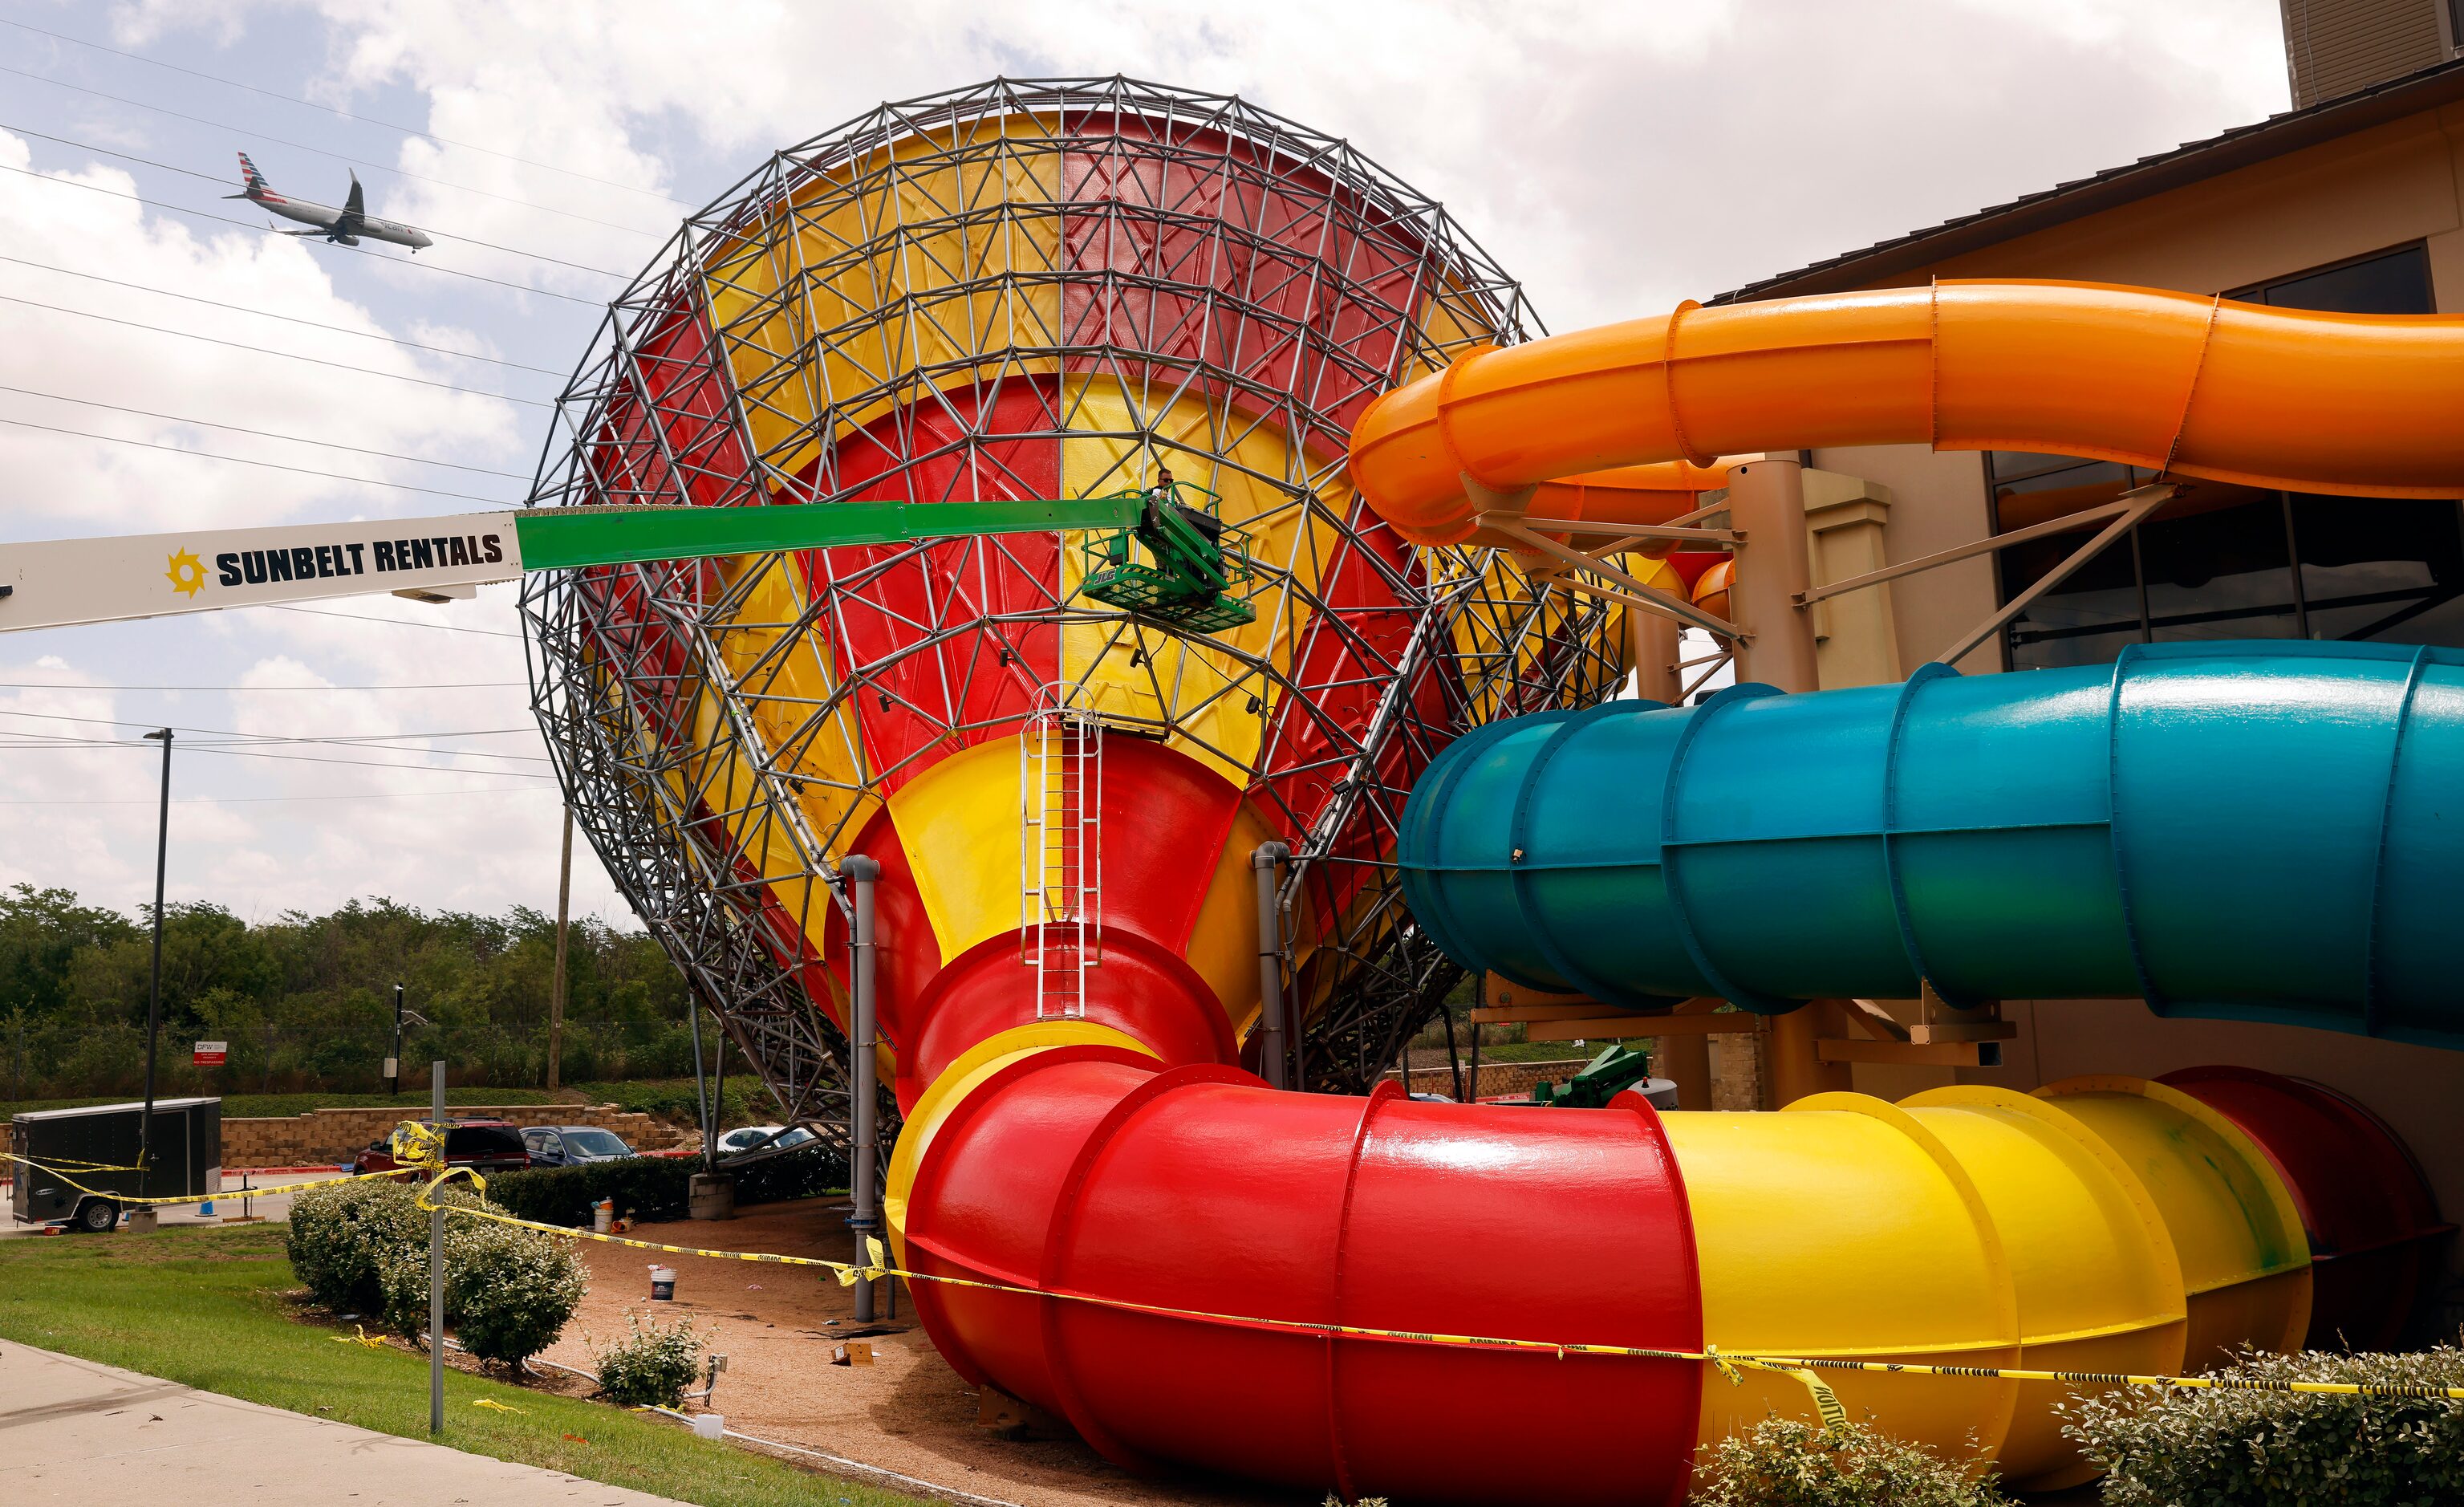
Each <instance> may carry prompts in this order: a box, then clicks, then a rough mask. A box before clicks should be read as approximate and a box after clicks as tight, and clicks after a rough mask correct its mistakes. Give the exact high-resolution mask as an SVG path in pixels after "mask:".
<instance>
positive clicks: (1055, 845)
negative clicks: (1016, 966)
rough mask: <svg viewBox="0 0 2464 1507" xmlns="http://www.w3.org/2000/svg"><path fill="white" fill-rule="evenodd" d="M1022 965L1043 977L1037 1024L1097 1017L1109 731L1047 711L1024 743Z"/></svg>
mask: <svg viewBox="0 0 2464 1507" xmlns="http://www.w3.org/2000/svg"><path fill="white" fill-rule="evenodd" d="M1018 747H1019V789H1020V792H1021V794H1022V796H1023V801H1022V808H1023V809H1022V812H1021V817H1022V821H1021V831H1020V836H1021V841H1020V844H1019V869H1020V874H1019V890H1020V899H1021V904H1020V907H1019V931H1018V941H1019V961H1020V962H1021V963H1022V964H1025V965H1026V966H1027V967H1029V968H1032V969H1033V970H1034V972H1035V1018H1036V1019H1038V1020H1079V1019H1083V1018H1084V1017H1085V1016H1086V1013H1087V970H1088V969H1089V968H1092V967H1095V966H1097V965H1098V964H1101V963H1102V962H1103V961H1104V958H1103V946H1104V942H1103V921H1104V911H1103V903H1104V902H1103V881H1104V840H1103V826H1102V823H1101V822H1100V821H1099V820H1098V816H1099V808H1100V807H1101V806H1102V804H1103V791H1104V725H1103V723H1102V722H1100V721H1098V720H1096V718H1095V716H1094V714H1093V713H1091V712H1088V711H1085V710H1083V709H1079V708H1074V707H1057V708H1056V707H1047V708H1045V709H1044V710H1041V711H1038V712H1037V713H1036V714H1035V715H1034V716H1032V717H1030V718H1028V719H1027V722H1026V726H1025V729H1024V730H1023V732H1022V733H1021V735H1020V737H1019V745H1018Z"/></svg>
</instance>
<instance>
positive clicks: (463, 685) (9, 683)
mask: <svg viewBox="0 0 2464 1507" xmlns="http://www.w3.org/2000/svg"><path fill="white" fill-rule="evenodd" d="M412 626H413V627H417V626H419V625H417V624H413V625H412ZM529 684H530V682H529V681H528V680H447V681H441V682H434V683H429V684H423V685H61V684H59V683H58V682H56V681H52V680H0V691H498V690H506V689H510V688H512V687H515V686H527V685H529ZM146 725H148V726H150V727H160V726H162V725H163V724H162V723H160V722H149V723H147V724H146Z"/></svg>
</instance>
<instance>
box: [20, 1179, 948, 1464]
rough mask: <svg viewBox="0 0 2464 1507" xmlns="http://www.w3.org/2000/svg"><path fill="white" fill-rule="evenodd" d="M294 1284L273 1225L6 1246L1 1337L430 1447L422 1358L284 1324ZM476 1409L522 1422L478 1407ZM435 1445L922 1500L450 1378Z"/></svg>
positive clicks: (635, 1421)
mask: <svg viewBox="0 0 2464 1507" xmlns="http://www.w3.org/2000/svg"><path fill="white" fill-rule="evenodd" d="M296 1286H297V1283H296V1282H295V1280H294V1279H293V1277H292V1274H291V1267H290V1263H289V1262H288V1261H286V1260H285V1259H284V1258H283V1254H282V1230H281V1227H279V1226H274V1225H243V1226H235V1227H231V1228H227V1229H219V1230H211V1229H207V1230H199V1229H184V1230H181V1229H166V1230H161V1231H159V1232H157V1233H154V1234H151V1235H127V1234H122V1235H108V1236H63V1237H55V1238H48V1239H25V1240H8V1241H0V1339H7V1340H14V1341H18V1342H19V1343H22V1344H29V1345H33V1346H36V1347H38V1348H41V1349H45V1350H55V1351H58V1352H60V1353H62V1354H65V1355H74V1356H80V1357H83V1358H84V1359H86V1360H89V1361H99V1362H102V1363H105V1364H109V1365H117V1366H123V1367H125V1368H127V1369H129V1370H132V1371H142V1372H144V1373H145V1374H146V1375H148V1376H159V1377H163V1378H165V1379H166V1380H169V1381H174V1382H181V1383H185V1384H186V1385H190V1386H195V1387H201V1388H203V1389H205V1390H208V1391H213V1392H221V1393H224V1394H226V1395H228V1396H231V1397H240V1398H245V1399H247V1400H248V1401H250V1402H255V1403H265V1404H269V1405H271V1406H273V1407H287V1408H290V1409H292V1410H293V1411H295V1412H302V1413H307V1414H310V1415H311V1416H315V1417H320V1418H330V1419H334V1420H336V1421H337V1422H341V1423H347V1424H356V1425H358V1426H359V1427H361V1428H363V1429H375V1430H377V1431H379V1432H382V1433H389V1434H398V1435H401V1436H402V1437H404V1438H408V1439H425V1438H427V1437H428V1360H427V1357H426V1356H424V1355H416V1354H412V1353H410V1352H408V1351H406V1350H403V1349H401V1348H399V1347H395V1346H388V1347H387V1348H385V1349H383V1350H367V1349H363V1348H362V1347H360V1346H359V1345H356V1344H337V1343H335V1342H334V1341H333V1338H332V1335H333V1331H329V1330H327V1329H324V1328H321V1327H319V1326H318V1325H315V1324H310V1323H303V1322H300V1321H299V1320H297V1319H294V1318H293V1317H291V1309H290V1307H289V1304H288V1302H287V1301H286V1295H288V1294H289V1293H290V1292H291V1291H292V1290H293V1289H294V1288H295V1287H296ZM482 1398H487V1399H492V1400H494V1401H495V1402H498V1403H502V1404H505V1405H506V1406H508V1407H518V1408H520V1409H521V1411H520V1412H518V1413H506V1412H497V1411H495V1410H494V1409H492V1408H486V1407H474V1406H473V1404H475V1403H477V1402H478V1401H479V1400H480V1399H482ZM569 1435H579V1436H580V1440H582V1441H586V1442H578V1441H577V1440H576V1439H574V1438H571V1437H568V1436H569ZM444 1442H445V1443H447V1444H450V1445H451V1446H453V1447H454V1448H455V1449H458V1450H467V1451H469V1452H472V1453H473V1454H484V1455H492V1456H494V1457H495V1458H497V1459H500V1460H516V1461H519V1462H521V1463H522V1464H525V1465H538V1466H544V1467H546V1468H548V1469H550V1470H557V1471H565V1472H569V1473H571V1474H575V1475H579V1476H583V1477H584V1478H586V1479H589V1480H594V1481H604V1482H606V1483H607V1484H609V1485H612V1486H625V1487H630V1488H632V1489H634V1490H636V1491H644V1492H651V1493H655V1494H657V1495H660V1496H672V1497H676V1498H678V1499H679V1500H683V1501H690V1502H700V1503H705V1504H707V1507H789V1504H791V1503H792V1504H797V1507H804V1504H809V1503H824V1504H828V1507H841V1504H844V1507H894V1504H910V1503H914V1502H916V1501H917V1500H918V1499H917V1498H915V1497H911V1496H899V1495H896V1494H893V1493H890V1492H884V1491H880V1490H877V1489H875V1488H872V1487H869V1486H860V1485H856V1484H854V1483H852V1482H848V1481H845V1480H841V1479H840V1478H838V1477H836V1476H828V1475H818V1474H810V1473H807V1472H804V1471H800V1470H798V1469H796V1468H795V1467H793V1466H790V1465H787V1464H784V1463H782V1462H781V1461H778V1460H775V1459H772V1458H770V1457H768V1456H766V1455H759V1454H755V1453H753V1452H750V1451H746V1450H741V1449H738V1448H737V1447H735V1446H734V1445H727V1444H719V1443H715V1442H713V1441H708V1440H702V1439H696V1438H694V1437H693V1435H692V1434H690V1433H689V1432H687V1431H686V1430H685V1429H684V1428H683V1427H682V1426H681V1425H679V1424H675V1423H672V1422H669V1421H666V1420H661V1419H653V1418H648V1417H643V1416H640V1415H637V1414H633V1413H628V1412H625V1411H622V1410H620V1409H618V1408H616V1407H609V1406H606V1405H604V1404H599V1403H587V1402H583V1401H580V1400H578V1399H575V1398H569V1397H558V1396H554V1395H551V1394H547V1393H541V1392H535V1391H531V1390H529V1389H528V1388H525V1387H520V1386H516V1385H509V1384H507V1383H503V1382H495V1381H489V1380H486V1379H484V1378H481V1377H476V1376H472V1375H468V1374H466V1373H464V1372H460V1371H453V1370H449V1371H447V1372H446V1373H445V1437H444Z"/></svg>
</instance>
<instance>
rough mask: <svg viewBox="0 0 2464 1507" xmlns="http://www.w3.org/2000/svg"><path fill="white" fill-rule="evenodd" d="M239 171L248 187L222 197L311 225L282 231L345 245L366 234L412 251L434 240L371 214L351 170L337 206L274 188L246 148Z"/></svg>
mask: <svg viewBox="0 0 2464 1507" xmlns="http://www.w3.org/2000/svg"><path fill="white" fill-rule="evenodd" d="M239 171H240V177H241V178H242V179H243V180H245V181H246V183H247V185H248V187H247V188H245V189H243V190H242V191H240V192H238V193H227V194H224V195H223V197H224V198H226V199H246V200H247V201H248V202H249V203H251V204H253V205H255V206H256V207H257V208H259V209H261V210H264V211H267V212H269V213H272V214H279V215H281V216H282V217H283V218H284V219H286V220H297V221H298V222H299V223H300V224H302V225H307V226H312V227H314V229H311V230H305V231H284V232H282V233H283V234H285V235H322V236H323V237H325V239H327V240H329V241H335V242H338V243H340V244H341V245H344V246H357V245H358V244H359V243H360V242H361V240H362V239H363V238H365V239H367V240H372V241H386V242H389V243H391V244H393V245H396V246H407V247H409V248H410V249H411V250H412V251H414V252H415V251H418V250H419V249H420V248H421V247H423V246H433V245H435V244H436V243H435V242H434V241H432V240H430V239H429V236H428V233H427V232H426V231H422V230H416V229H413V228H412V227H410V226H407V225H398V224H396V223H394V222H393V221H391V220H380V219H376V218H374V217H373V216H371V215H370V214H369V213H368V206H367V197H366V195H365V194H363V192H362V191H361V189H360V175H359V174H358V173H353V174H351V196H350V197H349V198H348V199H345V200H343V201H342V207H341V209H339V210H337V209H335V208H333V207H332V206H331V205H324V204H311V203H309V202H308V201H307V200H305V199H294V198H290V197H288V196H286V195H283V194H279V193H276V192H275V191H274V186H273V185H272V184H270V183H267V182H266V181H265V174H263V173H261V172H258V171H257V170H256V164H254V163H253V162H250V161H249V160H248V153H246V152H242V153H240V154H239Z"/></svg>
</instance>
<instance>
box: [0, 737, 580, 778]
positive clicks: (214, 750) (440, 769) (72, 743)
mask: <svg viewBox="0 0 2464 1507" xmlns="http://www.w3.org/2000/svg"><path fill="white" fill-rule="evenodd" d="M11 737H14V738H17V739H22V740H28V741H26V742H0V748H12V749H18V750H22V751H24V752H28V753H64V752H67V751H69V750H71V749H108V748H117V749H119V750H121V751H122V752H128V753H153V752H155V751H156V750H155V748H154V747H153V745H152V744H150V743H147V742H144V741H143V740H142V739H133V738H132V739H130V740H128V741H126V742H108V741H101V740H91V739H81V738H46V737H44V735H42V734H40V733H15V734H11ZM35 740H39V741H35ZM182 751H183V752H187V753H200V754H220V755H222V756H224V757H226V758H231V759H271V760H273V761H274V762H275V763H276V764H333V765H344V766H345V767H348V768H353V769H418V770H426V771H429V772H431V773H438V774H484V775H487V776H489V777H491V778H493V779H498V780H553V779H555V778H556V777H555V776H554V775H550V774H528V773H525V772H523V771H522V770H519V769H464V768H458V767H456V766H455V765H446V764H388V763H385V762H382V761H378V760H371V759H328V758H326V757H324V756H322V755H320V754H279V753H261V752H258V751H256V750H254V749H250V748H224V747H218V746H216V745H214V744H211V743H206V744H197V743H188V744H184V745H182ZM440 751H442V752H446V753H449V754H451V750H450V749H449V750H440ZM453 756H454V757H459V758H469V757H473V756H472V755H467V754H465V755H453Z"/></svg>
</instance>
